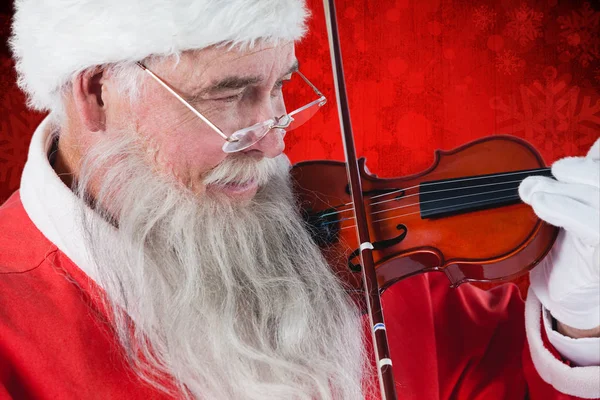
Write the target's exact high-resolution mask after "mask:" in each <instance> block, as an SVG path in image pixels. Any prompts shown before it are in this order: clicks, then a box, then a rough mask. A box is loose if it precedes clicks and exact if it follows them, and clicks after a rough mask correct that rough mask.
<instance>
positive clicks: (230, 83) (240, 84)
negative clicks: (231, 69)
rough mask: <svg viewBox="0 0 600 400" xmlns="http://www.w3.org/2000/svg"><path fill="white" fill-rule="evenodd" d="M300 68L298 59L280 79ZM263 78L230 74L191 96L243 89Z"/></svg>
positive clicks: (198, 96) (196, 96) (195, 97)
mask: <svg viewBox="0 0 600 400" xmlns="http://www.w3.org/2000/svg"><path fill="white" fill-rule="evenodd" d="M298 68H299V64H298V60H296V61H295V62H294V64H292V66H291V67H290V68H289V69H288V70H287V71H286V72H285V73H284V74H283V75H282V76H281V77H280V78H279V80H281V79H283V77H284V76H286V75H289V74H292V73H294V72H297V71H298ZM263 80H264V78H263V77H261V76H228V77H226V78H223V79H221V80H220V81H218V82H216V83H213V84H212V85H210V86H208V87H206V88H203V89H201V90H199V91H192V95H191V97H192V98H194V99H197V98H200V97H202V96H204V95H206V94H208V93H211V94H216V93H219V92H223V91H227V90H235V89H242V88H245V87H246V86H250V85H256V84H257V83H260V82H262V81H263ZM196 90H197V89H196Z"/></svg>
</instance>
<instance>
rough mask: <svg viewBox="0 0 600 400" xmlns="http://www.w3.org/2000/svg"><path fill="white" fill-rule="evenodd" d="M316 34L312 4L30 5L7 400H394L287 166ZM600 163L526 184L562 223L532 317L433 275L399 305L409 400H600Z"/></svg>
mask: <svg viewBox="0 0 600 400" xmlns="http://www.w3.org/2000/svg"><path fill="white" fill-rule="evenodd" d="M306 17H307V10H306V7H305V4H304V1H303V0H223V1H210V0H196V1H186V0H169V1H167V0H147V1H144V2H139V1H133V0H119V1H108V2H102V3H99V2H97V1H92V0H80V1H76V2H73V1H64V0H51V1H44V2H39V1H34V0H18V1H17V2H16V14H15V18H14V23H13V36H12V38H11V41H10V45H11V47H12V50H13V52H14V57H15V61H16V65H17V70H18V73H19V85H20V87H21V88H22V89H23V90H24V91H25V92H26V93H27V94H28V98H29V105H30V106H31V107H33V108H34V109H37V110H44V111H50V114H49V116H48V117H47V118H46V119H45V120H44V121H43V122H42V123H41V125H40V126H39V127H38V129H37V130H36V132H35V133H34V135H33V139H32V142H31V146H30V151H29V156H28V160H27V164H26V166H25V169H24V171H23V178H22V182H21V188H20V190H19V191H18V192H16V193H15V194H14V195H13V196H12V197H11V198H10V199H9V200H8V201H7V202H6V203H5V204H4V205H3V206H2V207H1V208H0V227H1V231H2V235H1V236H0V249H1V251H0V321H1V323H0V398H2V399H4V398H15V399H28V398H31V399H148V398H198V399H266V398H274V399H343V400H349V399H363V398H376V397H377V396H378V394H377V385H376V384H374V376H375V375H376V374H375V372H374V370H373V368H372V366H371V364H370V362H369V360H370V357H369V343H368V340H367V339H365V337H367V338H368V336H369V335H365V329H364V327H363V324H364V321H363V320H362V317H361V315H360V312H359V310H357V309H356V307H355V306H354V305H353V303H352V302H351V301H350V300H349V298H348V296H347V294H346V293H345V291H344V289H343V287H342V286H341V285H340V283H339V282H338V281H337V279H336V278H335V276H334V275H333V274H332V273H331V272H330V270H329V268H328V266H327V264H326V262H325V260H324V259H323V257H322V255H321V254H320V251H319V249H318V247H316V246H315V244H314V243H313V241H312V240H311V238H310V235H309V234H308V233H307V232H306V230H305V227H304V224H303V222H302V220H301V218H299V216H298V212H297V210H296V207H295V204H294V199H293V195H292V192H291V190H290V183H289V179H288V174H289V163H288V161H287V159H286V158H285V156H284V155H283V154H282V151H283V147H284V146H283V134H284V133H285V132H286V130H289V129H290V128H292V127H293V121H292V119H291V118H290V117H289V114H288V113H290V114H292V113H293V110H290V109H287V111H286V107H285V105H284V99H283V95H282V86H283V85H285V84H286V82H287V81H289V80H291V79H300V84H302V85H306V89H307V90H306V91H305V92H306V93H309V95H307V98H306V104H305V105H306V106H308V107H307V108H302V110H306V109H308V108H310V110H311V113H312V112H313V111H316V110H317V109H318V107H319V106H320V105H321V104H322V103H323V99H322V98H320V97H319V96H321V94H320V92H319V90H318V89H317V88H316V87H314V86H313V85H312V83H310V81H309V79H307V78H306V77H304V76H303V75H302V74H301V72H300V70H299V68H298V65H299V64H298V60H297V59H296V56H295V53H294V44H295V42H296V41H297V40H299V39H300V38H301V37H302V36H303V35H304V33H305V31H306V27H305V20H306ZM315 97H316V98H317V99H318V101H315ZM294 111H295V110H294ZM295 120H296V121H298V120H300V119H299V118H296V119H295ZM599 151H600V147H599V144H598V142H597V143H596V145H595V146H594V147H593V149H592V150H591V151H590V154H589V155H588V156H587V157H585V158H583V157H582V158H570V159H565V160H561V161H559V162H557V163H556V164H554V166H553V173H554V175H555V176H556V178H557V181H552V180H548V179H543V178H535V179H533V178H530V179H528V180H526V181H524V183H523V184H522V186H521V188H520V189H521V192H520V193H521V196H522V198H523V199H524V201H526V202H528V203H530V204H531V205H532V206H533V207H534V209H535V210H536V212H537V213H538V214H539V215H540V217H541V218H543V219H545V220H547V221H548V222H550V223H552V224H555V225H558V226H561V227H564V230H561V234H560V236H559V239H558V241H557V243H556V245H555V246H554V248H553V250H552V252H551V253H550V255H549V256H548V257H547V258H546V260H545V262H544V263H543V265H541V266H538V267H537V268H536V273H535V275H534V276H533V277H532V281H533V283H532V288H533V289H532V291H531V292H530V294H529V296H528V299H527V304H526V305H524V304H523V301H522V300H521V299H520V298H519V296H518V292H517V291H516V290H515V287H514V286H504V287H500V288H497V289H495V290H493V291H491V292H483V291H480V290H478V289H475V288H473V287H469V286H464V287H461V288H459V289H456V290H452V289H449V288H448V285H447V282H446V281H445V278H443V277H439V276H437V275H431V276H421V277H416V278H413V279H409V280H406V281H404V282H402V283H400V284H398V285H397V286H396V287H394V288H392V289H390V291H389V293H388V294H387V295H386V296H387V297H386V298H385V299H384V301H385V302H386V304H385V306H386V310H388V311H387V313H386V318H387V325H388V329H389V330H390V331H393V332H394V335H395V337H392V338H390V341H391V353H392V356H393V357H394V368H395V372H396V384H397V390H398V393H399V396H400V398H407V399H438V398H444V399H450V398H453V399H473V398H481V399H483V398H485V399H507V398H510V399H517V398H521V399H524V398H526V397H528V396H529V398H532V399H552V398H554V399H559V398H560V399H565V398H578V397H580V398H595V397H599V396H600V367H598V365H600V354H599V353H600V344H599V343H600V338H598V336H600V328H599V326H600V315H599V314H600V310H599V304H598V303H599V294H598V291H599V289H600V285H599V278H598V273H599V266H598V242H599V236H600V234H599V232H598V225H599V211H598V207H599V198H598V197H599V189H598V186H599V183H598V180H599V178H598V166H599V158H600V155H599V154H598V153H599ZM524 311H525V314H526V317H523V313H524ZM554 321H556V322H554Z"/></svg>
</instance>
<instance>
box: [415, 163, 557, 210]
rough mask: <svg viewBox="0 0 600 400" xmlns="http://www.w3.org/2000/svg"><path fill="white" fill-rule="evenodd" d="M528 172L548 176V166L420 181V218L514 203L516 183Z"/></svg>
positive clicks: (550, 175)
mask: <svg viewBox="0 0 600 400" xmlns="http://www.w3.org/2000/svg"><path fill="white" fill-rule="evenodd" d="M528 176H546V177H550V178H552V173H551V170H550V168H538V169H529V170H523V171H511V172H503V173H497V174H487V175H476V176H469V177H459V178H450V179H442V180H436V181H427V182H422V183H421V184H420V185H419V203H420V209H421V218H422V219H429V218H441V217H447V216H450V215H456V214H463V213H468V212H473V211H479V210H484V209H489V208H496V207H502V206H507V205H511V204H518V203H520V202H521V199H520V197H519V184H520V183H521V182H522V181H523V180H524V179H525V178H527V177H528Z"/></svg>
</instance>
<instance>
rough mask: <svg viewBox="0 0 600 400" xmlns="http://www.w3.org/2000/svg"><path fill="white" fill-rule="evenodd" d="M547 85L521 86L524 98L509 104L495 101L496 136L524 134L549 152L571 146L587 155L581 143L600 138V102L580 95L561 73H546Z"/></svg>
mask: <svg viewBox="0 0 600 400" xmlns="http://www.w3.org/2000/svg"><path fill="white" fill-rule="evenodd" d="M543 75H544V79H545V83H541V82H540V81H537V80H536V81H534V82H533V84H531V85H521V86H520V93H519V94H520V95H519V96H517V95H512V96H511V97H510V98H509V99H508V102H506V101H505V100H504V99H503V98H501V97H493V98H492V99H491V100H490V106H491V108H492V109H494V110H496V112H497V117H496V125H497V129H496V131H495V133H502V134H514V133H524V137H525V138H526V139H528V140H530V141H531V142H533V143H544V145H545V146H546V148H547V150H550V149H552V148H553V147H556V146H558V147H557V148H565V147H567V146H569V145H570V144H571V145H573V146H575V147H576V148H575V149H574V150H575V151H585V150H586V149H584V148H583V147H584V145H583V144H582V143H580V141H582V140H583V141H585V140H586V138H589V137H590V136H592V137H593V136H598V135H600V99H599V97H598V96H595V101H594V102H592V96H590V95H585V96H581V95H580V89H579V87H578V86H569V85H568V84H567V83H566V82H565V80H564V79H556V77H557V70H556V68H554V67H548V68H546V69H545V70H544V73H543Z"/></svg>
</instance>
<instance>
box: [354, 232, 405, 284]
mask: <svg viewBox="0 0 600 400" xmlns="http://www.w3.org/2000/svg"><path fill="white" fill-rule="evenodd" d="M396 229H397V230H399V231H401V232H400V234H399V235H398V236H396V237H393V238H391V239H385V240H379V241H377V242H373V250H383V249H386V248H388V247H391V246H395V245H397V244H398V243H400V242H401V241H403V240H404V238H405V237H406V235H407V234H408V228H407V227H406V225H404V224H398V225H396ZM359 255H360V249H356V250H354V251H353V252H352V253H351V254H350V256H349V257H348V268H349V269H350V271H352V272H360V270H361V266H360V263H356V264H355V263H354V262H353V260H355V259H357V258H358V257H359Z"/></svg>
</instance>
